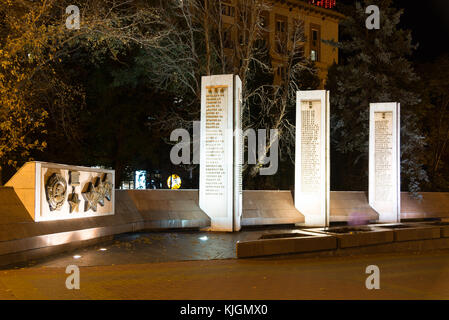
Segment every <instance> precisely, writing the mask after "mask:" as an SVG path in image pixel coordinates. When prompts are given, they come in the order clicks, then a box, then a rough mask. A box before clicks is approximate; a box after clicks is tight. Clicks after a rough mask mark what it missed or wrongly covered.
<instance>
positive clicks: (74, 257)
mask: <svg viewBox="0 0 449 320" xmlns="http://www.w3.org/2000/svg"><path fill="white" fill-rule="evenodd" d="M79 258H81V256H80V255H79V254H76V255H74V256H73V259H79Z"/></svg>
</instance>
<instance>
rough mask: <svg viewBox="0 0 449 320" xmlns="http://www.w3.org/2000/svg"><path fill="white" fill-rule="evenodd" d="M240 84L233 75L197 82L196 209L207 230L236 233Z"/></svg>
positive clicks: (239, 211) (239, 181)
mask: <svg viewBox="0 0 449 320" xmlns="http://www.w3.org/2000/svg"><path fill="white" fill-rule="evenodd" d="M241 113H242V83H241V80H240V78H239V77H238V76H236V75H214V76H205V77H202V80H201V144H200V146H201V147H200V193H199V204H200V208H201V209H202V210H203V211H204V212H205V213H206V214H207V215H208V216H209V217H210V218H211V228H210V231H239V230H240V227H241V226H240V221H241V217H242V162H243V161H242V156H243V139H242V115H241Z"/></svg>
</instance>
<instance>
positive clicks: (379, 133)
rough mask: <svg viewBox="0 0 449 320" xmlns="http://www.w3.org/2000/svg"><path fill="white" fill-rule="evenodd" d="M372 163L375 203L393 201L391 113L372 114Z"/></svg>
mask: <svg viewBox="0 0 449 320" xmlns="http://www.w3.org/2000/svg"><path fill="white" fill-rule="evenodd" d="M374 125H375V129H374V130H375V131H374V148H375V152H374V155H375V156H374V163H375V190H376V200H377V201H390V200H393V195H394V189H393V179H392V178H393V113H392V112H375V113H374Z"/></svg>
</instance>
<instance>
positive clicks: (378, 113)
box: [368, 102, 401, 223]
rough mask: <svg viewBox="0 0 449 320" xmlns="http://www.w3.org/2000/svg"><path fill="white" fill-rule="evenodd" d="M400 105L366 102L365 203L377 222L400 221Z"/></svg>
mask: <svg viewBox="0 0 449 320" xmlns="http://www.w3.org/2000/svg"><path fill="white" fill-rule="evenodd" d="M400 152H401V147H400V104H399V103H396V102H392V103H371V104H370V134H369V192H368V197H369V204H370V206H371V207H372V208H373V209H374V210H376V211H377V213H378V214H379V222H385V223H388V222H400V220H401V198H400V197H401V169H400V168H401V164H400Z"/></svg>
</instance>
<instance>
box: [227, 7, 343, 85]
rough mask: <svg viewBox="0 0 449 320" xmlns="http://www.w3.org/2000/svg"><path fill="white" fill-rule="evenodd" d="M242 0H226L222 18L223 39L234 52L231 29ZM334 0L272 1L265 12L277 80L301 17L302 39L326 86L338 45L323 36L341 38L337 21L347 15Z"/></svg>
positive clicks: (230, 52) (336, 55)
mask: <svg viewBox="0 0 449 320" xmlns="http://www.w3.org/2000/svg"><path fill="white" fill-rule="evenodd" d="M237 1H239V0H223V4H222V19H223V23H224V30H225V34H224V39H225V41H226V42H227V43H229V45H226V46H225V47H228V50H229V54H232V41H233V38H234V40H235V37H238V35H236V33H235V32H234V33H233V32H230V31H228V30H232V26H233V25H235V23H236V19H237V18H236V16H237V14H236V7H237V6H236V3H237ZM334 6H335V0H322V1H316V0H310V1H301V0H274V1H271V2H269V7H270V9H269V10H268V11H266V12H263V13H262V19H263V27H264V29H265V30H267V32H266V35H265V36H266V41H267V43H268V48H269V52H270V57H271V63H272V67H273V70H274V77H275V79H274V82H275V83H280V82H281V81H282V79H283V77H284V75H285V72H286V67H285V65H286V60H287V56H288V50H289V48H291V45H292V44H291V42H292V36H291V35H292V34H293V32H292V29H294V27H295V25H297V24H298V21H300V22H301V23H302V25H303V30H304V40H305V41H304V42H302V43H301V47H302V50H303V51H304V54H305V55H306V56H307V57H308V58H310V60H312V61H314V62H315V65H316V67H317V69H318V76H319V78H320V87H321V88H323V87H324V84H325V81H326V77H327V70H328V68H329V67H330V66H331V65H332V64H333V63H334V62H335V63H338V49H336V48H334V47H332V46H330V45H328V44H325V43H323V42H322V40H335V41H338V24H339V22H340V21H341V20H342V19H343V18H344V16H343V15H342V14H340V13H338V12H336V11H335V10H334V9H333V7H334Z"/></svg>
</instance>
